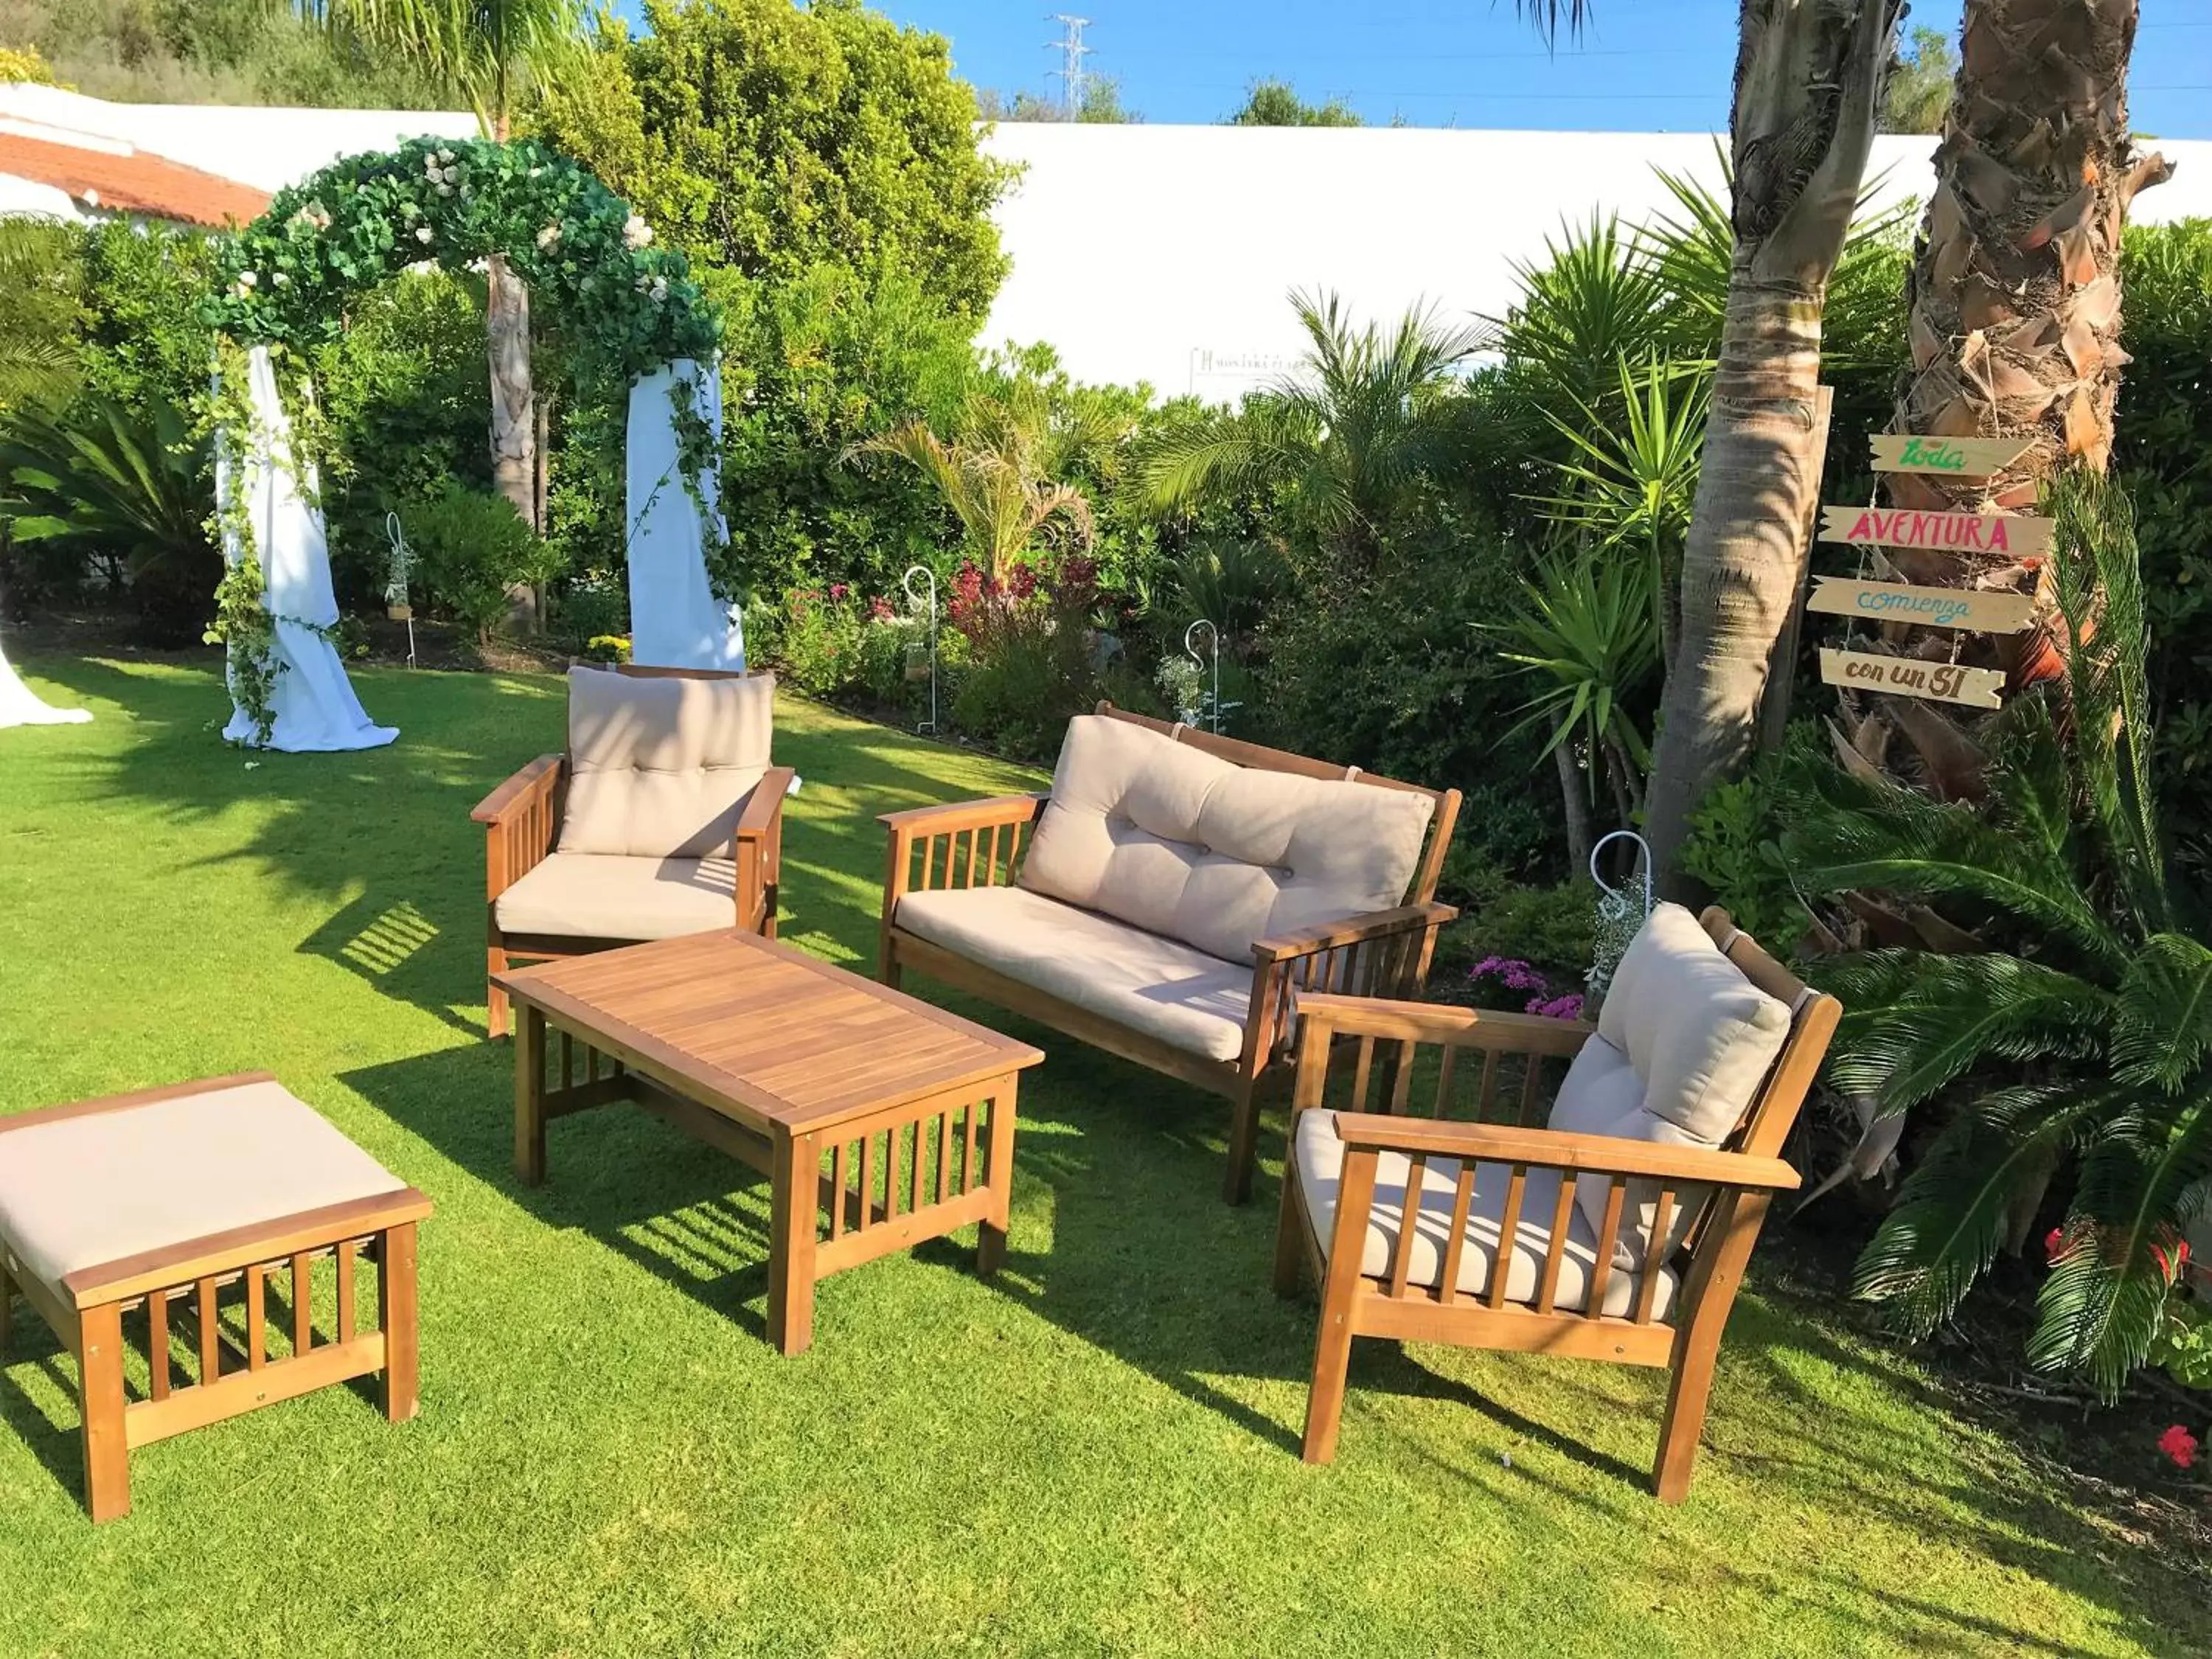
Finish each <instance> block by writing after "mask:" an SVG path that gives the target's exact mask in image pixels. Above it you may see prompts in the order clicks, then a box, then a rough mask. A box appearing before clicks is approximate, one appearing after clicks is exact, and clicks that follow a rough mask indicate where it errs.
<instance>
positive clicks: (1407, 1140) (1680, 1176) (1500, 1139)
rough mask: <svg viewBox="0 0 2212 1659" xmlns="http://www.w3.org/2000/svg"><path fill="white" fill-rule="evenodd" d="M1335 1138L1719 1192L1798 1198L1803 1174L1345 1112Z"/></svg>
mask: <svg viewBox="0 0 2212 1659" xmlns="http://www.w3.org/2000/svg"><path fill="white" fill-rule="evenodd" d="M1336 1133H1337V1138H1338V1139H1340V1140H1342V1141H1343V1142H1344V1144H1345V1146H1346V1148H1347V1149H1349V1150H1351V1151H1353V1152H1403V1153H1405V1154H1406V1155H1407V1157H1414V1156H1419V1157H1423V1158H1460V1159H1462V1160H1465V1159H1473V1160H1474V1161H1476V1162H1479V1163H1483V1164H1528V1165H1530V1166H1532V1167H1534V1168H1538V1169H1546V1170H1571V1171H1573V1172H1575V1173H1577V1174H1582V1175H1620V1176H1638V1177H1643V1178H1647V1179H1650V1180H1656V1181H1682V1182H1690V1181H1694V1182H1704V1183H1706V1184H1708V1185H1711V1186H1717V1187H1757V1188H1765V1189H1768V1190H1770V1191H1774V1192H1792V1191H1795V1190H1796V1188H1797V1186H1798V1184H1799V1182H1798V1176H1797V1171H1796V1170H1793V1169H1791V1168H1790V1166H1789V1165H1788V1164H1784V1162H1783V1161H1782V1160H1781V1159H1780V1158H1753V1157H1752V1156H1751V1155H1750V1154H1749V1153H1747V1152H1708V1151H1706V1150H1705V1148H1704V1147H1702V1146H1663V1145H1661V1144H1660V1143H1658V1142H1656V1141H1650V1140H1629V1139H1624V1138H1622V1137H1621V1136H1619V1135H1583V1134H1569V1133H1565V1131H1563V1130H1559V1129H1518V1128H1513V1127H1508V1126H1506V1125H1503V1124H1495V1123H1453V1122H1443V1121H1438V1120H1437V1119H1435V1118H1420V1117H1386V1116H1384V1115H1381V1114H1379V1113H1376V1112H1339V1113H1338V1114H1337V1115H1336Z"/></svg>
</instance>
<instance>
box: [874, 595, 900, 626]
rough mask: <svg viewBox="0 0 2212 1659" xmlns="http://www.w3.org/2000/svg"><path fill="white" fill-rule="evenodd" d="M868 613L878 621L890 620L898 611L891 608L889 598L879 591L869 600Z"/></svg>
mask: <svg viewBox="0 0 2212 1659" xmlns="http://www.w3.org/2000/svg"><path fill="white" fill-rule="evenodd" d="M868 614H869V615H870V616H871V617H874V618H875V619H876V620H877V621H878V622H889V621H890V619H891V618H892V617H896V615H897V614H898V612H896V611H894V610H892V609H891V602H890V600H889V599H885V598H884V596H883V595H882V594H880V593H878V594H877V595H876V597H875V598H874V599H870V600H869V601H868Z"/></svg>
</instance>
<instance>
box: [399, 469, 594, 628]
mask: <svg viewBox="0 0 2212 1659" xmlns="http://www.w3.org/2000/svg"><path fill="white" fill-rule="evenodd" d="M405 516H406V522H407V526H408V529H407V536H408V540H409V541H410V542H411V543H412V544H414V547H415V550H416V555H417V556H418V557H419V559H420V561H421V562H420V564H419V567H418V568H419V569H420V570H421V572H422V581H423V584H424V585H425V586H427V587H428V589H429V591H430V594H431V597H432V599H434V600H435V602H436V603H437V604H439V605H442V606H443V607H444V609H445V610H446V611H447V612H448V613H450V614H451V615H452V617H453V619H454V620H455V621H456V622H459V623H464V624H465V625H466V626H467V627H469V628H470V629H473V630H474V631H475V633H476V635H477V639H478V640H479V641H483V640H489V638H490V636H491V631H492V629H494V628H495V627H496V626H497V625H498V624H499V623H500V622H501V620H503V619H504V618H505V617H506V616H507V605H508V599H507V590H508V589H509V588H510V587H517V586H527V587H534V586H538V585H539V584H541V583H544V582H548V581H550V580H552V579H553V578H554V577H555V576H556V575H557V574H560V570H561V563H562V556H561V551H560V550H559V549H558V548H556V547H555V546H554V545H553V544H550V543H549V542H546V541H544V540H543V539H541V538H539V536H538V533H537V532H535V531H533V530H532V529H531V527H530V526H528V525H527V524H526V523H525V522H523V519H522V515H521V514H520V513H517V512H516V511H515V510H514V504H513V502H512V501H508V500H507V498H506V497H505V496H504V495H490V494H488V493H486V492H483V491H480V490H474V489H465V488H463V487H462V486H461V485H459V484H457V483H448V484H447V486H446V487H445V489H442V490H441V491H440V492H439V493H438V494H436V495H432V496H429V497H428V498H426V499H425V500H422V501H416V503H414V504H413V506H411V507H409V508H408V509H407V510H406V514H405Z"/></svg>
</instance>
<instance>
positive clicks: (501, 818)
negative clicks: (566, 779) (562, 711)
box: [469, 755, 562, 823]
mask: <svg viewBox="0 0 2212 1659" xmlns="http://www.w3.org/2000/svg"><path fill="white" fill-rule="evenodd" d="M561 761H562V757H561V756H559V755H540V756H539V757H538V758H537V759H536V760H534V761H532V762H531V763H530V764H529V765H527V766H526V767H524V768H523V769H521V770H520V772H517V773H516V774H515V775H513V777H511V778H509V779H508V780H507V781H506V782H505V783H502V784H501V785H500V787H498V788H496V789H495V790H493V791H492V792H491V793H489V795H486V796H485V797H484V798H483V799H482V800H480V801H478V802H477V805H476V810H475V811H473V812H471V813H470V814H469V817H471V818H473V819H474V820H475V821H476V822H477V823H505V822H506V821H507V819H508V818H510V817H513V816H514V814H515V813H517V812H519V811H521V810H522V806H523V804H524V803H525V802H526V801H527V800H528V799H530V798H531V796H532V795H533V794H535V793H538V791H539V790H540V789H544V788H547V787H550V785H551V783H552V781H553V780H554V779H556V778H557V777H559V776H560V775H561Z"/></svg>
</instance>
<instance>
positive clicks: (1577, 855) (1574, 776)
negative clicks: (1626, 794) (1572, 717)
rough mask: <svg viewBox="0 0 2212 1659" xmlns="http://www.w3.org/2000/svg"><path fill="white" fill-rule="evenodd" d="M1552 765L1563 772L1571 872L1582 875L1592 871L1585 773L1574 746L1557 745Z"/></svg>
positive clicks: (1561, 791)
mask: <svg viewBox="0 0 2212 1659" xmlns="http://www.w3.org/2000/svg"><path fill="white" fill-rule="evenodd" d="M1552 762H1553V765H1554V766H1555V767H1557V768H1558V769H1559V801H1560V805H1561V806H1562V808H1563V809H1564V811H1565V813H1566V818H1567V868H1568V869H1570V870H1571V871H1573V872H1576V873H1577V874H1578V875H1579V874H1580V873H1581V872H1583V871H1584V870H1586V869H1588V868H1589V860H1590V814H1589V796H1588V795H1586V794H1584V793H1583V789H1584V788H1585V787H1586V786H1585V785H1584V784H1583V769H1582V768H1581V767H1579V766H1577V765H1576V764H1575V757H1574V744H1572V743H1571V742H1570V741H1566V740H1564V739H1563V740H1562V741H1560V742H1559V743H1557V744H1553V748H1552Z"/></svg>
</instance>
